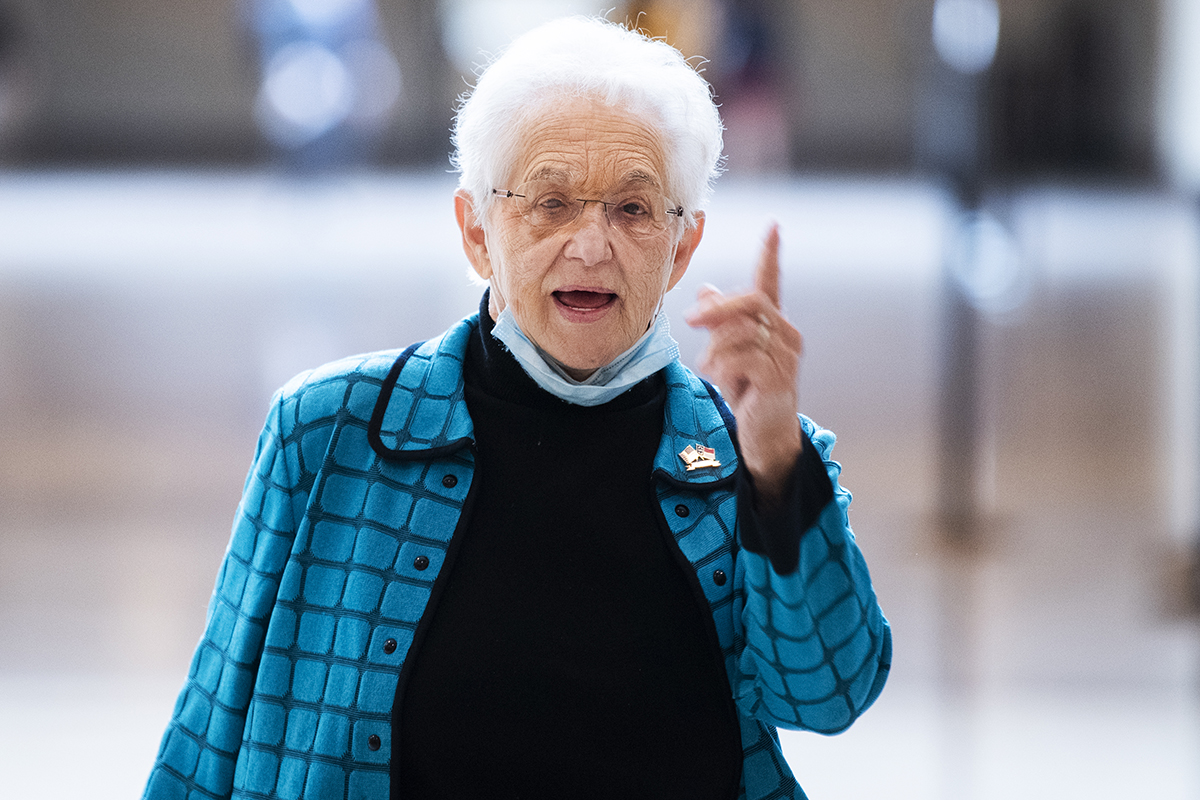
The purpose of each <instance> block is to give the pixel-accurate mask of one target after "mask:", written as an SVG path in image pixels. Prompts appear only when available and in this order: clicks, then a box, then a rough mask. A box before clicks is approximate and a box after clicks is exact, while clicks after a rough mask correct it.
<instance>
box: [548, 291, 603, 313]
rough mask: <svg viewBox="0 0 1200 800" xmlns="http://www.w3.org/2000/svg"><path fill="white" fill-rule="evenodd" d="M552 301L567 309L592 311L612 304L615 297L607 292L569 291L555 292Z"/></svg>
mask: <svg viewBox="0 0 1200 800" xmlns="http://www.w3.org/2000/svg"><path fill="white" fill-rule="evenodd" d="M554 299H555V300H557V301H558V302H559V303H561V304H562V305H564V306H566V307H567V308H572V309H578V310H580V311H594V310H596V309H599V308H604V307H605V306H606V305H608V304H609V303H612V302H613V301H615V300H616V299H617V296H616V295H615V294H611V293H609V292H587V291H570V292H555V293H554Z"/></svg>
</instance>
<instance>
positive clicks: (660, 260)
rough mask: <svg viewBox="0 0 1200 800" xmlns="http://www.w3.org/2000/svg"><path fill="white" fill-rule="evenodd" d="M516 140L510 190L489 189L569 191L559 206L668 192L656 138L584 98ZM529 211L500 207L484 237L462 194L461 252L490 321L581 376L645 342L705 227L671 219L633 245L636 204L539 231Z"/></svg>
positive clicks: (524, 205)
mask: <svg viewBox="0 0 1200 800" xmlns="http://www.w3.org/2000/svg"><path fill="white" fill-rule="evenodd" d="M523 138H524V140H525V142H526V146H525V152H524V154H523V156H522V157H521V158H520V159H519V160H518V162H517V163H516V164H513V166H512V169H511V170H510V178H509V180H510V185H508V186H498V187H493V188H497V189H512V190H517V189H518V187H522V186H530V185H542V186H545V185H548V184H549V185H553V186H560V187H569V189H570V190H569V191H568V192H567V193H566V194H567V196H566V200H567V202H574V201H575V200H576V199H577V198H586V199H610V200H611V199H617V200H622V201H623V200H624V198H626V197H631V196H645V197H661V195H662V194H663V193H664V187H665V177H666V176H665V169H664V158H663V147H662V143H661V141H660V140H659V137H658V135H657V134H656V133H655V132H654V131H653V130H651V129H650V128H649V127H648V126H646V125H645V124H643V123H642V122H641V121H639V120H638V119H637V118H635V117H633V116H632V115H630V114H628V113H627V112H624V111H622V110H620V109H614V108H612V107H609V106H606V105H604V104H602V103H599V102H597V101H593V100H590V99H584V98H573V99H568V100H564V101H562V102H555V103H552V104H548V107H547V110H546V112H545V113H544V114H542V115H541V116H539V117H538V118H537V119H536V120H535V121H534V122H533V123H531V124H530V125H529V126H528V127H527V128H526V130H525V131H524V137H523ZM631 192H632V194H630V193H631ZM570 195H574V197H571V196H570ZM530 202H532V198H526V199H525V200H522V199H519V198H504V197H498V198H497V199H496V201H495V203H494V204H493V206H492V209H491V212H490V218H489V223H490V224H489V225H488V227H487V231H486V233H485V232H484V230H483V227H482V226H479V225H478V221H477V220H474V219H473V212H472V210H471V208H470V202H469V198H468V197H466V196H465V195H464V194H463V193H461V192H460V193H459V195H458V198H457V200H456V207H457V208H458V211H459V222H460V226H462V228H463V236H464V247H465V248H466V251H467V255H468V257H469V258H471V263H472V266H473V267H474V268H475V270H476V271H477V272H478V273H479V275H480V276H481V277H483V278H484V279H486V280H487V281H488V282H489V283H490V285H491V308H490V312H491V315H492V318H493V319H495V318H496V317H497V316H498V315H499V313H500V312H501V311H503V310H504V309H505V308H509V309H511V310H512V313H513V316H514V317H515V318H516V321H517V324H518V325H520V327H521V330H522V331H524V332H525V335H526V336H528V337H529V338H530V339H532V340H533V341H534V342H535V343H536V344H537V345H538V346H540V347H541V348H542V349H543V350H545V351H546V352H548V353H549V354H550V355H552V356H554V357H555V358H556V359H558V360H559V361H560V362H562V363H563V364H565V365H566V366H567V367H568V368H569V371H570V372H571V373H572V375H573V376H574V377H576V378H577V379H578V378H582V377H585V376H586V375H588V374H590V373H591V372H592V371H593V370H595V369H597V368H599V367H602V366H604V365H605V364H607V363H609V362H610V361H612V360H613V359H614V358H616V357H617V356H618V355H620V354H621V353H622V352H624V351H625V350H627V349H629V348H630V347H631V346H632V345H633V344H634V342H636V341H637V340H638V339H639V338H640V337H641V336H642V334H644V333H645V332H646V330H647V329H648V328H649V326H650V323H651V322H652V320H653V318H654V314H655V311H656V310H657V308H658V306H659V302H660V301H661V299H662V296H663V295H664V294H665V293H666V291H667V290H668V289H670V288H671V287H673V286H674V285H675V284H676V283H677V282H678V280H679V279H680V278H681V277H682V276H683V273H684V271H685V270H686V269H687V264H688V261H689V260H690V258H691V253H692V250H693V249H694V248H695V245H696V244H697V243H698V242H699V239H700V233H701V231H702V228H703V226H702V224H699V225H697V227H696V228H693V229H692V230H690V231H686V232H685V231H684V223H683V220H682V219H680V218H678V217H675V216H667V217H665V218H664V219H665V220H666V225H665V227H664V228H663V229H662V230H661V231H658V232H655V233H651V234H649V235H647V234H646V232H645V230H640V231H637V235H634V234H633V233H632V232H631V231H632V230H633V228H631V227H630V223H629V219H630V218H631V217H632V216H634V215H636V214H638V213H639V208H638V206H637V205H636V204H624V205H618V206H615V207H614V206H605V205H604V204H602V203H599V202H588V203H585V204H583V205H582V211H581V212H580V213H579V215H578V216H577V217H573V218H572V217H571V216H570V215H568V219H569V221H567V222H565V223H563V224H558V223H556V224H554V225H550V226H549V227H539V225H538V224H536V221H535V218H534V217H533V216H532V215H531V214H530V213H529V210H530V206H529V203H530ZM549 202H550V203H551V205H550V206H548V207H547V208H548V212H547V214H545V215H543V216H550V215H551V214H552V213H557V212H556V211H555V209H556V208H557V207H558V206H559V205H560V203H559V202H558V201H556V200H553V199H551V200H550V201H549ZM621 215H626V216H624V217H623V216H621ZM702 222H703V220H701V223H702ZM614 223H615V224H614Z"/></svg>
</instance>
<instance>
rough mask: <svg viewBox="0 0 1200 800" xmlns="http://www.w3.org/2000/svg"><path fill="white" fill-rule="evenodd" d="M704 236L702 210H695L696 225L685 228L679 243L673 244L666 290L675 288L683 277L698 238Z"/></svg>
mask: <svg viewBox="0 0 1200 800" xmlns="http://www.w3.org/2000/svg"><path fill="white" fill-rule="evenodd" d="M703 236H704V212H703V211H697V212H696V227H694V228H685V229H684V231H683V237H682V238H680V240H679V244H678V245H676V246H675V259H674V262H673V263H672V264H671V279H670V281H668V282H667V291H668V292H669V291H671V290H672V289H674V288H675V284H677V283H679V279H680V278H682V277H683V273H685V272H687V268H688V264H690V263H692V254H693V253H695V252H696V248H697V247H699V246H700V239H701V238H702V237H703Z"/></svg>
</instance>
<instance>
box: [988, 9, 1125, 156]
mask: <svg viewBox="0 0 1200 800" xmlns="http://www.w3.org/2000/svg"><path fill="white" fill-rule="evenodd" d="M1051 31H1052V36H1050V37H1048V44H1047V45H1046V46H1043V47H1042V48H1040V49H1035V50H1033V51H1032V52H1029V51H1024V52H1022V53H1021V58H1020V59H1017V58H1014V59H1012V60H1010V61H1007V62H1006V63H1004V64H1002V65H1001V68H1000V69H999V71H998V72H999V74H998V75H997V86H996V89H997V91H996V96H995V101H994V102H995V106H996V108H997V112H998V113H997V116H998V118H999V120H998V121H999V122H1000V123H1001V124H999V125H997V126H996V128H995V132H994V134H993V137H994V141H995V149H996V156H997V159H998V161H999V166H1002V167H1003V168H1005V169H1006V170H1007V171H1011V172H1016V173H1027V172H1038V171H1046V170H1052V171H1055V172H1059V173H1080V172H1085V173H1087V172H1090V173H1098V172H1104V173H1113V172H1122V171H1129V170H1130V169H1131V168H1132V169H1135V170H1136V168H1137V167H1138V166H1139V164H1138V161H1139V158H1138V156H1139V154H1138V153H1137V152H1136V148H1134V147H1129V146H1128V145H1127V143H1125V142H1122V141H1121V133H1120V128H1119V126H1120V120H1121V118H1122V108H1121V106H1122V103H1123V99H1124V98H1123V97H1122V80H1121V76H1122V75H1123V74H1128V73H1130V72H1131V70H1130V68H1129V65H1128V64H1125V63H1122V59H1123V58H1125V57H1127V56H1126V52H1127V48H1126V49H1122V47H1121V41H1120V36H1121V33H1120V19H1119V18H1118V15H1117V13H1116V11H1114V10H1113V9H1111V8H1108V7H1106V6H1105V5H1104V4H1096V3H1079V2H1076V3H1069V4H1067V5H1066V6H1065V7H1064V8H1063V9H1062V10H1061V11H1060V12H1059V13H1058V16H1057V19H1055V20H1053V22H1052V27H1051ZM1143 160H1144V159H1143Z"/></svg>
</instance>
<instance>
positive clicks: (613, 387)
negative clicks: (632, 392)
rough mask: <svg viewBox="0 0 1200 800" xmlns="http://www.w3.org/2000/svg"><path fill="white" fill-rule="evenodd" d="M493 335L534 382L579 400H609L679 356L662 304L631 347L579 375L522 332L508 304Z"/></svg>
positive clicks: (577, 402) (562, 396) (592, 403)
mask: <svg viewBox="0 0 1200 800" xmlns="http://www.w3.org/2000/svg"><path fill="white" fill-rule="evenodd" d="M492 336H494V337H495V338H496V339H498V340H499V341H500V342H501V343H503V344H504V346H505V347H506V348H508V351H509V352H510V353H512V355H513V358H515V359H516V360H517V363H518V364H520V365H521V368H522V369H524V370H525V372H526V373H527V374H528V375H529V377H531V378H533V380H534V382H535V383H537V385H538V386H540V387H542V388H543V389H545V390H546V391H547V392H549V393H550V394H552V395H554V396H555V397H558V398H559V399H561V400H565V401H567V402H568V403H574V404H575V405H579V406H598V405H601V404H603V403H607V402H608V401H609V400H612V399H613V398H614V397H616V396H617V395H619V394H621V393H623V392H625V391H627V390H629V389H631V388H632V387H633V386H635V385H636V384H638V383H640V382H641V381H643V380H645V379H646V378H648V377H650V376H651V375H653V374H654V373H656V372H658V371H659V370H660V369H662V368H663V367H665V366H667V365H668V364H670V363H671V362H672V361H674V360H676V359H677V358H679V345H678V344H676V342H675V340H674V339H672V338H671V323H670V322H669V321H668V320H667V315H666V314H664V313H662V306H661V304H660V306H659V310H658V312H657V313H656V314H655V319H654V323H653V324H652V325H651V326H650V329H649V330H647V331H646V332H645V333H644V334H642V337H641V338H640V339H638V340H637V341H636V342H634V343H633V347H630V348H629V349H628V350H626V351H625V352H624V353H621V355H619V356H617V357H616V358H614V359H613V360H612V361H611V362H609V363H608V364H606V365H604V366H603V367H601V368H600V369H598V370H596V371H595V372H593V373H592V374H591V375H589V376H588V377H587V378H585V379H584V380H582V381H577V380H575V379H574V378H572V377H571V376H570V375H568V374H567V372H566V370H565V369H564V368H563V365H562V363H561V362H559V361H558V360H557V359H555V358H554V357H553V356H551V355H550V354H549V353H547V352H546V351H544V350H542V348H540V347H538V346H537V345H536V344H535V343H534V342H533V341H532V340H531V339H530V338H529V337H528V336H526V335H525V333H524V331H522V330H521V328H520V326H519V325H517V320H516V318H515V317H514V316H513V314H512V311H511V310H510V309H509V308H505V309H504V310H503V311H501V312H500V315H499V316H498V317H497V318H496V324H495V326H494V327H493V328H492Z"/></svg>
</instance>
